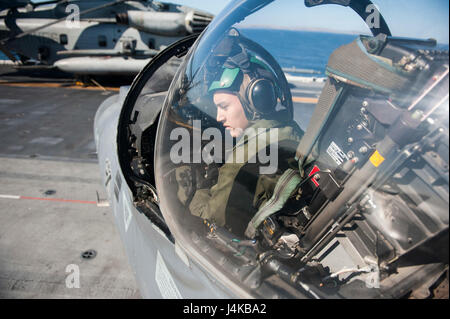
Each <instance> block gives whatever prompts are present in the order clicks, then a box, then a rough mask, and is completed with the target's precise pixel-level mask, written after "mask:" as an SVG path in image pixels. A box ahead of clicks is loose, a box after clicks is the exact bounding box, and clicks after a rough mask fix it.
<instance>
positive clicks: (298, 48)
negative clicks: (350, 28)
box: [241, 29, 356, 76]
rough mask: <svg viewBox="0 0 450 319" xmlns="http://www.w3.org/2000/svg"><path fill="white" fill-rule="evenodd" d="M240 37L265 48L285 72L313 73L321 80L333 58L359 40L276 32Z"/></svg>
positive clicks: (252, 31) (247, 31)
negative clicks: (334, 53) (332, 54)
mask: <svg viewBox="0 0 450 319" xmlns="http://www.w3.org/2000/svg"><path fill="white" fill-rule="evenodd" d="M241 33H242V34H243V35H245V36H247V37H248V38H250V39H252V40H254V41H257V42H258V43H259V44H260V45H262V46H263V47H264V48H265V49H266V50H267V51H268V52H269V53H270V54H272V55H273V56H274V57H275V59H276V60H277V61H278V63H279V64H280V65H281V67H282V68H297V69H307V70H314V71H316V72H318V74H320V75H322V76H325V66H326V64H327V62H328V58H329V56H330V54H331V53H332V52H333V51H334V50H335V49H337V48H338V47H340V46H341V45H344V44H348V43H350V42H352V41H353V40H354V39H355V38H356V35H350V34H337V33H325V32H310V31H286V30H274V29H243V30H241Z"/></svg>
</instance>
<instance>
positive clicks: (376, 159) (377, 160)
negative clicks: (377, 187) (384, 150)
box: [370, 151, 384, 167]
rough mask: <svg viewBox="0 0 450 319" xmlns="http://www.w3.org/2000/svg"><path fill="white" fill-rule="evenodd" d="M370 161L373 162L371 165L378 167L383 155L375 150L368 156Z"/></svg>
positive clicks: (382, 160)
mask: <svg viewBox="0 0 450 319" xmlns="http://www.w3.org/2000/svg"><path fill="white" fill-rule="evenodd" d="M370 162H371V163H372V164H373V166H375V167H378V166H380V165H381V163H383V162H384V157H383V156H382V155H381V154H380V153H378V151H375V153H373V154H372V156H371V157H370Z"/></svg>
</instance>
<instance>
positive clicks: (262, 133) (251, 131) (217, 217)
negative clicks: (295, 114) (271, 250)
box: [189, 119, 303, 235]
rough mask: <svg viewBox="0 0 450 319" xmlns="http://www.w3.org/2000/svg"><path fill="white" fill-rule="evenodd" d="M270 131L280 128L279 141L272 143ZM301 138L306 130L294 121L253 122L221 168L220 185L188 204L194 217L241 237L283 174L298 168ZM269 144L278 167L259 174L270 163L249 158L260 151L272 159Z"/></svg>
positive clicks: (200, 192)
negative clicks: (296, 155)
mask: <svg viewBox="0 0 450 319" xmlns="http://www.w3.org/2000/svg"><path fill="white" fill-rule="evenodd" d="M258 129H260V130H258ZM262 129H266V130H262ZM269 129H270V130H271V129H277V134H278V138H277V140H276V141H274V140H273V139H272V140H270V138H269V136H270V134H268V133H266V132H268V131H270V130H269ZM302 136H303V131H302V130H301V129H300V127H299V126H298V125H297V124H296V123H295V122H293V121H292V122H289V123H286V122H284V123H283V122H280V121H277V120H267V119H262V120H258V121H256V122H254V124H253V125H251V126H250V127H248V128H247V129H246V130H245V131H244V133H243V135H242V137H241V139H240V140H239V141H238V142H237V143H236V146H235V147H234V148H233V150H232V152H231V153H230V154H229V155H228V157H227V158H226V161H225V164H223V165H222V167H220V168H219V174H218V179H217V183H216V184H215V185H214V186H212V187H211V188H210V189H198V190H197V191H196V192H195V195H194V197H193V199H192V201H191V203H190V205H189V209H190V212H191V214H193V215H196V216H199V217H201V218H203V219H207V220H209V221H210V222H214V223H215V224H216V225H219V226H226V227H227V228H229V229H230V230H231V231H233V232H234V233H235V234H239V235H242V234H243V233H244V231H245V228H246V227H247V224H248V222H249V221H250V219H251V218H252V217H253V215H254V214H255V213H256V211H257V210H258V208H259V207H260V206H261V205H262V204H264V203H265V202H266V201H267V200H269V199H270V197H271V196H272V194H273V190H274V188H275V184H276V182H277V180H278V179H279V177H280V176H281V174H282V173H283V172H284V171H285V170H286V169H287V168H289V167H291V168H293V167H296V163H295V160H294V156H295V151H296V148H297V146H298V143H299V142H300V139H301V137H302ZM252 143H254V144H252ZM274 143H275V146H273V144H274ZM255 144H256V148H255V147H254V145H255ZM270 144H272V147H277V163H276V164H277V168H276V171H274V172H273V173H270V174H260V172H261V166H263V167H265V166H267V165H268V164H262V163H261V162H260V161H258V160H257V161H256V163H253V162H254V160H253V162H252V161H251V160H250V159H252V158H254V156H256V154H258V152H260V151H263V152H266V153H264V154H266V155H267V156H270V152H269V151H270V150H271V148H270ZM238 154H245V156H244V160H243V161H242V160H236V157H238V156H239V155H238ZM241 159H242V157H241ZM251 162H252V163H251Z"/></svg>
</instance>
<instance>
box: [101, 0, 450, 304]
mask: <svg viewBox="0 0 450 319" xmlns="http://www.w3.org/2000/svg"><path fill="white" fill-rule="evenodd" d="M374 2H375V4H376V3H377V2H376V1H374ZM396 3H397V2H396ZM407 3H408V5H412V4H411V2H407ZM402 5H406V4H405V3H403V4H400V3H399V7H398V8H401V7H402ZM299 6H300V7H301V8H299ZM368 7H370V8H377V10H379V12H380V13H379V14H380V15H379V16H377V18H376V22H377V23H375V24H374V23H373V22H374V21H375V20H374V19H372V18H373V16H374V13H375V12H376V13H377V14H378V11H374V10H372V11H371V10H367V8H368ZM326 8H328V9H329V10H330V11H329V12H332V13H333V14H334V15H333V16H335V15H338V14H340V13H342V12H345V14H346V12H350V17H352V18H354V19H358V21H360V20H361V19H362V22H363V23H364V24H366V25H367V28H368V29H366V31H367V30H368V31H369V32H368V33H367V34H361V33H360V34H352V35H347V36H345V37H343V41H344V42H345V43H344V44H339V45H336V47H335V48H334V49H333V51H332V53H331V54H330V55H329V56H328V58H327V61H326V62H325V65H324V68H325V76H326V81H325V82H324V83H323V84H322V86H321V90H320V93H319V98H318V100H317V101H309V100H306V97H308V95H307V94H308V92H309V87H307V86H306V88H305V87H303V86H302V83H307V81H306V80H305V81H303V82H302V81H297V84H296V85H293V84H292V83H290V81H289V82H288V80H287V78H288V77H287V76H286V75H285V73H284V72H283V70H282V69H283V68H282V67H283V65H281V62H280V61H282V58H283V57H285V56H286V54H288V53H289V52H288V50H287V49H286V48H287V46H293V44H294V43H298V44H299V45H302V48H303V49H297V47H295V48H294V49H292V48H291V49H292V51H291V52H290V54H291V56H290V57H291V58H295V57H297V58H298V59H300V62H303V63H306V62H308V61H309V60H308V58H307V56H306V55H307V54H309V55H308V57H310V56H317V55H318V53H317V52H318V51H317V46H320V45H325V43H330V42H331V41H332V40H330V39H332V38H333V37H338V35H336V34H330V33H321V32H315V31H311V30H307V31H304V30H303V31H296V30H292V28H291V29H289V28H286V26H284V25H283V22H284V21H285V20H286V19H287V18H286V17H287V16H288V15H289V12H293V11H294V10H297V11H295V15H299V16H300V15H301V13H300V10H304V11H305V13H304V15H303V17H307V16H308V17H309V16H310V15H311V16H314V14H317V16H314V18H312V19H311V21H319V20H320V21H322V22H324V23H330V22H335V21H344V20H343V18H342V17H341V19H339V18H336V20H335V21H330V19H327V17H330V16H332V15H331V14H324V11H323V10H325V9H326ZM382 10H383V6H382V5H377V6H374V4H373V3H372V2H371V1H369V0H359V1H357V0H352V1H349V0H348V1H347V0H327V1H315V0H305V1H304V5H303V6H302V5H301V4H296V5H295V6H294V4H293V3H292V2H282V1H270V0H236V1H232V2H230V3H229V4H228V5H227V7H226V8H225V9H224V10H223V11H222V12H221V13H220V14H219V15H218V16H217V17H216V18H215V19H214V20H213V21H212V22H211V24H209V25H208V27H207V28H206V29H205V30H204V31H203V33H202V34H201V35H200V36H199V35H191V36H188V37H186V38H184V39H182V40H180V41H178V42H176V43H174V44H173V45H171V46H169V47H168V48H167V49H165V50H164V51H162V52H161V53H160V54H158V55H157V56H155V57H154V58H153V59H152V61H151V62H150V63H149V64H148V65H147V66H146V67H145V68H144V69H143V70H142V71H141V72H140V73H139V75H138V76H137V77H136V78H135V80H134V82H133V84H132V85H131V86H129V87H122V88H121V91H120V93H119V94H118V95H115V96H112V97H109V98H108V99H106V100H105V101H104V102H103V103H102V104H101V105H100V107H99V109H98V111H97V113H96V117H95V122H94V136H95V143H96V148H97V154H98V161H99V168H100V172H101V175H102V180H103V183H104V186H105V189H106V192H107V194H108V201H109V202H110V206H111V208H112V212H113V216H114V220H115V223H116V225H117V228H118V230H119V233H120V236H121V239H122V241H123V244H124V247H125V250H126V252H127V256H128V259H129V262H130V265H131V266H132V268H133V270H134V272H135V275H136V279H137V282H138V284H139V286H140V290H141V293H142V295H143V296H144V297H146V298H188V299H193V298H220V299H228V298H275V299H278V298H312V299H326V298H332V299H337V298H350V299H354V298H367V299H372V298H374V299H378V298H388V299H391V298H432V297H434V298H448V217H449V211H448V198H449V197H448V190H449V188H448V160H449V157H448V149H449V146H448V124H449V113H448V81H449V75H448V73H449V61H448V48H447V49H441V48H440V47H437V43H436V42H437V41H436V40H435V39H433V38H425V39H423V38H417V37H411V36H410V37H404V36H400V37H399V36H395V34H393V33H392V32H393V31H394V29H392V31H391V28H390V26H389V25H388V20H385V18H384V17H383V16H382V15H381V11H382ZM415 12H420V10H416V11H415ZM275 13H278V15H276V14H275ZM355 13H356V15H355ZM396 13H397V14H401V11H400V12H396ZM343 14H344V13H343ZM258 15H260V16H258ZM267 15H275V16H274V17H273V20H272V22H273V23H274V25H273V26H272V28H269V27H268V26H267V24H265V25H264V27H261V26H260V29H258V28H257V27H256V26H255V21H256V20H255V19H256V18H258V17H259V19H261V20H262V21H264V22H266V20H265V17H267ZM343 17H345V15H344V16H343ZM397 17H398V15H397ZM408 19H409V17H408ZM261 20H260V21H261ZM409 20H410V21H415V22H417V21H423V19H422V20H418V19H409ZM275 22H277V23H278V24H275ZM391 22H392V21H391ZM394 24H395V21H394ZM283 27H284V28H283ZM314 27H315V26H314ZM321 37H323V38H324V39H326V41H322V42H320V41H319V40H320V39H322V38H321ZM288 39H289V40H288ZM311 39H312V40H311ZM312 41H319V42H312ZM312 43H321V44H317V45H313V44H312ZM283 45H285V47H283V50H281V53H280V54H279V55H277V54H275V53H273V54H272V52H274V51H273V49H274V47H277V46H283ZM236 52H238V53H236ZM232 54H236V55H233V59H234V60H233V59H232V61H238V62H236V63H239V61H244V62H245V63H247V62H248V64H245V63H244V62H243V63H242V65H250V64H251V63H250V62H249V61H253V62H252V63H254V64H255V65H256V66H255V67H259V68H263V69H265V70H266V71H268V72H269V73H270V74H271V75H270V78H271V79H276V81H275V83H276V85H275V89H274V92H276V93H275V94H277V95H276V98H275V99H273V100H274V101H275V102H276V105H275V106H273V107H274V110H272V111H273V112H274V113H270V114H273V116H272V117H278V116H280V117H281V116H286V117H287V119H288V122H289V123H292V121H295V122H297V123H300V124H299V126H300V128H301V129H302V130H303V131H304V134H303V136H302V137H301V139H300V140H299V141H298V140H296V143H295V144H294V145H295V146H294V147H293V148H290V149H287V148H286V149H285V151H286V152H284V153H283V154H284V155H282V156H281V157H277V159H279V162H278V163H281V161H283V160H284V159H287V158H288V157H287V156H288V155H289V154H291V153H289V152H292V154H291V155H292V156H291V155H289V156H290V157H289V159H292V161H290V162H289V165H290V166H288V168H286V167H283V169H282V170H281V171H280V172H278V171H277V173H273V172H272V173H273V174H272V173H268V175H267V176H265V177H264V176H263V175H264V173H262V172H261V171H258V170H257V169H255V168H257V167H258V166H255V165H256V164H255V163H256V162H253V163H250V159H247V160H248V162H245V160H244V163H243V164H242V165H243V166H242V167H247V168H248V169H247V170H246V171H245V174H244V173H243V174H242V178H240V179H239V178H238V177H236V180H235V182H234V184H235V185H233V189H234V187H235V189H236V191H235V192H234V193H233V190H232V191H231V193H230V195H229V196H230V200H229V201H228V202H226V203H225V204H223V205H221V206H219V207H218V208H217V210H220V209H222V210H224V211H225V222H223V220H222V221H221V219H220V218H219V217H217V216H216V215H214V214H215V213H216V212H215V211H212V212H211V213H210V214H209V215H202V214H201V213H198V211H196V207H199V206H195V205H192V202H193V201H194V199H195V198H196V196H197V194H198V192H199V191H200V190H203V189H205V188H204V185H207V187H206V192H207V193H208V192H209V194H210V196H212V195H211V194H212V193H213V192H216V191H217V189H219V190H220V189H221V188H220V187H218V186H216V185H219V183H220V180H221V177H220V176H221V174H222V173H223V172H224V169H225V167H227V165H230V164H229V163H230V162H228V160H229V157H226V155H225V154H226V149H228V150H230V149H232V150H236V149H237V147H238V146H239V143H240V142H241V141H240V140H233V139H229V140H228V141H229V142H230V141H231V146H230V147H228V148H227V145H226V143H225V146H224V144H221V143H222V142H223V141H225V142H226V140H227V137H229V135H227V132H228V131H227V130H225V129H224V127H223V125H222V124H223V123H222V122H221V121H220V120H219V119H218V115H217V113H218V111H217V107H216V106H215V105H214V101H213V98H212V97H211V93H210V92H211V88H217V87H219V88H220V87H222V88H225V87H227V85H231V84H229V83H233V81H235V79H236V78H237V74H238V73H239V72H241V70H242V69H241V67H234V68H231V67H230V68H229V70H231V71H229V72H228V71H227V70H226V71H224V68H225V67H224V66H223V65H226V63H231V62H229V60H228V58H227V57H228V56H230V55H232ZM302 54H303V55H302ZM224 59H225V60H224ZM224 61H225V62H224ZM290 61H291V60H289V62H290ZM305 61H306V62H305ZM236 65H240V64H236ZM242 68H243V67H242ZM233 70H234V71H233ZM244 70H245V69H244ZM221 74H222V76H220V75H221ZM227 74H232V76H231V77H232V79H231V80H229V78H227V76H228V75H227ZM216 79H219V81H217V80H216ZM236 81H237V80H236ZM238 83H239V82H238ZM242 83H244V82H242ZM250 83H256V82H253V80H252V82H250ZM255 85H256V84H255ZM304 85H306V84H304ZM246 92H247V91H246ZM239 94H240V93H239ZM246 94H247V93H246ZM248 94H250V93H248ZM252 94H253V93H252ZM255 94H256V93H255ZM297 94H299V95H302V94H303V100H301V99H300V98H302V96H298V95H297ZM299 101H300V102H299ZM305 104H307V105H306V107H305ZM308 110H310V113H309V114H308ZM306 116H307V117H309V119H308V120H309V121H308V122H307V123H306V124H304V123H303V124H302V123H301V121H302V119H304V117H306ZM262 120H265V119H264V118H263V119H262ZM244 132H246V131H244ZM264 132H265V131H264ZM213 133H214V134H213ZM216 133H217V135H216ZM244 134H245V133H244ZM258 134H263V133H260V131H258ZM208 136H209V139H208ZM215 136H219V137H218V138H217V140H216V139H215V138H213V139H212V140H211V137H215ZM180 137H181V139H180ZM184 137H186V138H187V140H186V141H184V144H183V143H182V142H183V138H184ZM244 137H245V138H246V139H247V141H250V140H251V139H252V138H254V135H253V137H252V135H251V134H249V135H244ZM215 142H217V145H219V146H217V147H216V146H215V145H216V144H214V145H213V143H215ZM180 145H181V146H180ZM186 145H187V146H186ZM212 145H213V146H214V147H211V146H212ZM249 145H250V144H249ZM264 145H266V144H264ZM184 146H186V148H184ZM248 147H249V148H250V146H248ZM223 148H224V149H225V151H222V149H223ZM262 149H264V150H267V148H264V147H263V148H262ZM184 150H186V151H187V156H186V157H183V154H182V153H183V151H184ZM212 150H214V152H212ZM280 150H281V149H280ZM180 153H181V155H180ZM228 154H229V153H228ZM278 154H280V153H278ZM224 157H226V160H224ZM249 157H250V156H249ZM231 164H234V162H231ZM247 164H248V166H247ZM239 174H240V173H238V175H239ZM270 174H272V175H270ZM261 178H263V180H265V181H269V180H270V178H275V182H274V183H275V186H274V188H272V193H270V194H269V195H268V196H267V198H266V199H265V200H266V201H265V202H264V204H261V205H260V206H257V204H255V203H256V201H252V198H253V192H254V191H255V189H256V187H257V186H258V185H262V184H261V183H260V182H261ZM233 196H234V197H233ZM246 198H250V202H246V201H245V199H246ZM200 204H201V205H200V206H202V207H204V206H205V205H213V203H212V204H211V202H209V201H208V200H205V201H204V202H203V203H200ZM232 207H234V208H235V209H236V210H237V211H238V214H237V215H236V214H235V215H233V214H231V213H230V214H229V213H228V209H231V208H232ZM445 287H447V288H445ZM440 294H441V295H440Z"/></svg>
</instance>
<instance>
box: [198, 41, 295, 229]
mask: <svg viewBox="0 0 450 319" xmlns="http://www.w3.org/2000/svg"><path fill="white" fill-rule="evenodd" d="M228 41H229V42H228V52H229V56H228V57H226V59H225V62H224V63H223V65H221V66H219V69H218V70H216V71H217V72H216V76H215V78H214V79H213V81H212V82H211V83H210V84H209V88H208V94H209V95H210V97H211V98H212V100H213V102H214V105H215V106H216V108H217V116H216V120H217V122H219V123H220V124H221V125H222V126H223V127H224V128H225V129H226V131H227V132H228V133H229V134H230V135H231V136H232V137H233V138H234V139H235V141H236V143H235V145H234V147H233V148H232V150H231V151H229V152H228V153H227V155H226V156H225V160H224V164H223V165H222V166H221V167H220V168H219V169H218V176H217V182H216V183H215V184H214V185H213V186H212V187H208V188H200V189H197V190H196V192H195V194H194V196H193V198H192V201H191V202H190V205H189V210H190V212H191V214H193V215H195V216H199V217H201V218H203V219H206V220H208V221H209V222H212V223H215V224H216V225H218V226H224V227H226V228H227V229H229V230H230V231H232V232H233V233H235V234H236V235H241V236H243V234H244V232H245V229H246V227H247V224H248V223H249V221H250V220H251V218H252V217H253V216H254V214H255V213H256V212H257V211H258V208H259V207H261V205H263V204H264V203H265V202H266V201H268V200H269V199H270V198H271V196H272V194H273V192H274V188H275V185H276V182H277V180H278V179H279V178H280V176H281V174H282V173H283V172H284V171H285V170H286V169H288V168H290V167H295V166H296V165H297V164H296V162H295V160H294V157H295V150H296V148H297V146H298V143H299V141H300V139H301V137H302V136H303V131H302V130H301V129H300V127H299V126H298V125H297V123H296V122H295V121H294V120H293V118H292V98H291V94H290V91H289V87H288V85H287V81H286V79H285V78H284V75H282V73H281V72H282V71H281V68H280V67H279V65H278V64H277V63H276V62H275V60H274V59H273V58H272V57H271V56H270V55H269V54H268V53H267V51H265V50H263V49H260V47H254V46H252V45H251V44H252V42H251V41H250V40H248V39H246V38H244V37H242V36H238V37H237V36H235V37H234V38H232V39H231V40H230V39H228ZM230 43H231V44H230ZM280 77H282V78H280Z"/></svg>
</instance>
